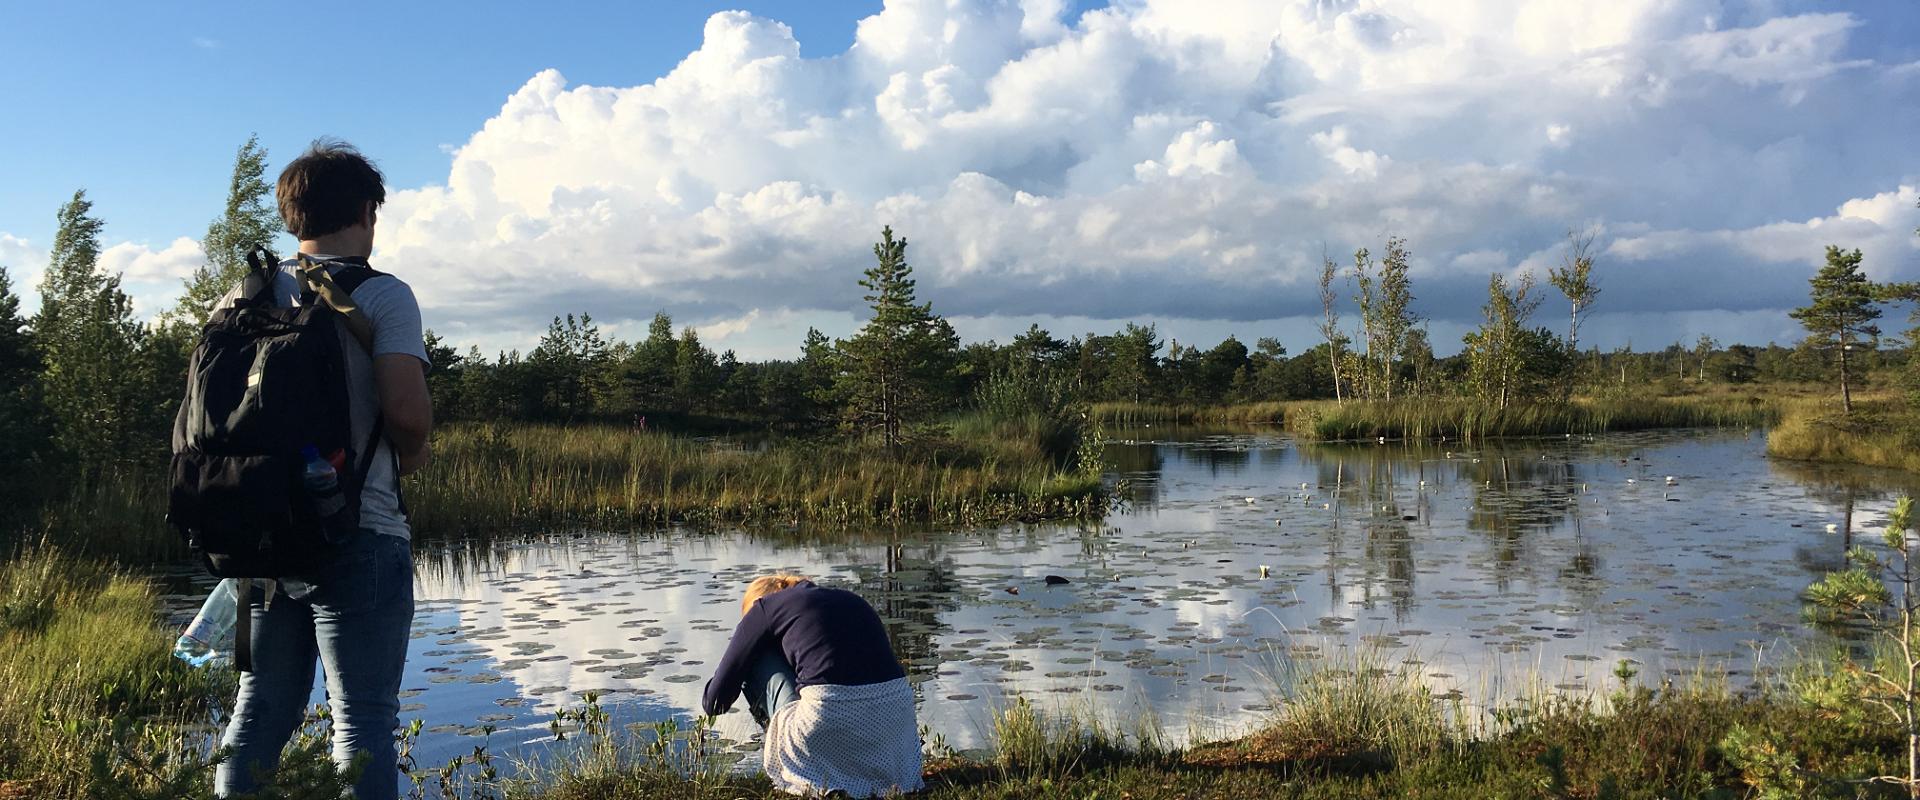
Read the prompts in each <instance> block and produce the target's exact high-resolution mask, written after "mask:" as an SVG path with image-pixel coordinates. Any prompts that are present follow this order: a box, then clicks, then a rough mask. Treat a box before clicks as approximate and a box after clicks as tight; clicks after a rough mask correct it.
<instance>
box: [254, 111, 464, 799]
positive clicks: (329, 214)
mask: <svg viewBox="0 0 1920 800" xmlns="http://www.w3.org/2000/svg"><path fill="white" fill-rule="evenodd" d="M275 195H276V196H277V198H278V200H279V206H280V217H281V219H283V220H284V221H285V222H286V224H287V232H289V233H291V234H293V235H294V237H295V238H297V239H299V240H300V253H301V259H296V260H295V261H289V262H287V263H284V264H282V265H281V269H280V271H279V272H278V273H277V274H276V275H275V285H274V297H275V300H276V302H278V303H280V304H282V305H291V304H293V303H295V302H298V300H297V298H299V297H300V295H301V288H300V281H299V279H298V278H296V277H295V275H296V272H295V271H296V270H297V269H298V268H299V267H298V266H297V262H298V261H301V260H304V261H306V262H307V263H309V264H312V263H315V262H317V263H318V264H319V265H321V268H324V269H326V270H327V271H328V272H329V274H332V273H334V272H337V271H339V270H345V269H351V268H355V267H360V268H365V267H368V264H367V256H369V255H370V254H372V252H373V228H374V220H375V215H376V213H377V212H378V211H379V208H380V206H381V204H382V203H384V202H386V197H387V193H386V188H385V187H384V186H383V185H382V178H381V175H380V171H379V170H378V169H376V168H375V167H374V166H373V164H372V163H371V162H369V161H368V160H367V159H366V157H364V156H362V155H361V154H360V153H359V152H358V151H356V150H354V149H353V147H351V146H349V145H347V144H345V143H342V142H338V141H332V140H325V139H323V140H320V141H316V142H314V144H313V146H312V147H311V148H310V149H308V150H307V152H305V153H303V154H301V156H300V157H299V158H296V159H294V160H293V162H292V163H290V164H288V165H287V168H286V169H285V170H284V171H282V172H281V173H280V180H279V184H278V186H277V187H276V188H275ZM237 291H239V290H237V289H236V292H237ZM351 295H352V301H353V304H354V305H355V306H358V307H359V309H360V313H361V314H362V315H364V316H365V318H366V320H367V321H368V323H369V324H370V327H371V329H372V330H371V335H370V336H367V337H366V338H365V340H364V341H362V342H360V346H355V347H348V348H346V357H347V358H346V361H347V363H346V365H345V367H346V369H345V378H346V381H347V383H348V391H349V395H350V397H351V401H350V402H351V405H352V427H353V436H354V437H355V441H366V440H367V438H369V437H371V436H372V435H373V431H375V430H376V429H378V430H382V431H384V435H383V436H382V438H381V440H380V441H379V442H378V443H376V445H375V447H376V449H375V451H374V453H373V458H372V459H371V461H370V464H369V467H368V469H367V475H366V481H365V485H364V487H363V488H362V489H361V507H360V530H359V531H358V533H357V534H356V535H354V536H353V537H352V538H351V539H350V540H349V542H348V543H347V544H345V545H343V546H342V547H341V548H340V550H339V552H338V557H337V558H335V559H333V560H331V561H330V562H329V563H324V564H316V565H314V567H313V569H312V571H311V572H310V573H308V574H304V575H298V576H291V577H290V578H288V579H287V580H283V581H281V582H280V585H279V587H278V591H274V590H269V591H268V592H264V593H263V592H253V593H251V594H252V595H253V600H252V603H251V613H252V616H253V631H252V637H251V639H250V642H251V643H252V650H253V660H254V668H253V670H252V671H251V672H245V673H242V674H241V677H240V694H239V697H238V699H237V700H236V701H235V706H234V712H233V718H232V720H231V721H230V722H229V723H228V724H227V730H226V735H225V736H224V737H223V739H222V742H221V743H222V744H223V745H224V746H225V747H227V748H228V749H229V750H230V753H231V755H230V757H229V758H228V759H227V761H225V762H223V763H222V764H221V765H220V770H219V774H218V776H217V787H216V788H217V790H218V793H219V795H220V796H222V797H228V796H232V795H234V794H239V793H245V792H251V791H253V790H254V788H255V786H256V785H257V784H258V783H259V782H261V781H262V780H263V779H264V778H266V776H267V773H268V772H270V771H271V770H273V769H274V768H275V767H276V766H278V764H279V762H280V752H281V750H283V749H284V748H285V747H286V744H287V740H288V739H289V738H291V737H292V735H293V732H294V730H295V729H296V728H298V727H299V725H300V722H301V720H302V719H303V718H304V716H305V712H306V704H307V698H308V696H309V695H310V693H311V692H312V690H313V667H314V663H315V661H316V660H317V661H318V662H319V663H320V665H321V668H322V670H323V672H324V674H325V676H326V689H327V699H328V701H329V702H330V703H331V704H332V707H333V722H332V726H333V758H334V761H335V762H336V763H337V764H339V765H340V766H341V768H343V769H345V768H348V767H354V766H357V767H358V768H359V769H360V775H359V779H358V782H357V783H356V784H355V787H354V793H355V795H356V796H357V797H358V798H359V799H360V800H387V799H388V798H393V797H395V796H397V795H398V787H399V778H398V776H397V775H396V766H395V752H394V738H393V732H394V728H395V726H396V725H397V723H398V721H399V708H400V697H399V694H400V675H401V671H402V669H403V668H404V667H405V666H406V660H407V640H408V638H409V636H410V632H411V627H412V621H413V556H412V553H411V551H410V550H409V549H408V548H409V543H410V538H411V532H410V530H409V529H408V527H407V517H406V514H405V512H404V511H403V506H402V503H401V500H400V483H399V481H400V476H402V475H405V474H408V473H410V472H413V471H414V470H417V469H419V468H420V467H421V466H423V465H425V463H426V461H427V457H428V453H429V450H428V445H427V433H428V430H429V429H430V428H431V427H432V424H433V411H432V407H431V406H430V404H429V402H428V397H427V382H426V370H427V367H428V362H427V351H426V345H425V342H424V337H423V336H422V333H421V323H420V306H419V304H418V303H417V302H416V301H415V300H414V296H413V290H412V289H411V288H410V287H408V286H407V284H406V283H404V282H402V281H401V280H400V279H399V278H395V277H393V276H391V275H386V274H384V273H375V274H374V276H373V277H370V278H366V279H365V280H364V281H362V282H360V283H359V284H358V286H357V287H355V288H354V289H353V290H352V292H351ZM235 296H237V295H232V294H230V295H229V297H228V298H227V299H226V300H224V301H222V303H221V305H222V306H224V305H226V304H227V303H229V302H231V301H232V299H233V297H235ZM362 333H365V332H364V331H362ZM376 425H378V427H377V428H376Z"/></svg>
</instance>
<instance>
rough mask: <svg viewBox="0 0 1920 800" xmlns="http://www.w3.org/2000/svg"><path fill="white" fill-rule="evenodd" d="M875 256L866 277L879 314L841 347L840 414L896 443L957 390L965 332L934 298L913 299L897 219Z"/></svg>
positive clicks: (856, 426)
mask: <svg viewBox="0 0 1920 800" xmlns="http://www.w3.org/2000/svg"><path fill="white" fill-rule="evenodd" d="M873 256H874V259H875V261H876V262H877V263H875V264H874V266H873V267H872V268H870V269H868V270H867V271H866V277H864V278H862V279H861V280H860V285H861V286H862V287H864V288H865V289H866V290H867V295H866V297H865V299H866V301H867V303H868V305H870V306H871V307H872V308H873V318H872V319H870V320H868V321H867V324H866V326H865V327H862V328H861V329H860V332H859V333H857V334H855V335H854V336H853V338H851V339H847V340H846V341H843V342H841V343H840V347H839V351H840V352H839V356H840V362H841V365H842V367H843V370H842V372H841V373H840V375H839V388H840V392H839V394H840V396H841V398H843V400H844V402H845V404H846V405H845V407H844V410H843V412H842V419H844V421H845V422H846V424H847V425H848V426H849V427H851V428H853V429H854V430H858V431H862V432H867V433H873V434H878V435H879V436H880V438H881V440H882V441H883V442H885V443H886V445H887V446H888V447H889V448H898V447H899V446H900V443H901V442H902V440H903V438H904V436H905V434H906V431H907V428H908V427H909V426H910V425H912V424H913V423H915V422H919V421H922V420H924V419H926V418H927V417H929V416H931V415H932V414H933V412H935V411H937V410H938V409H939V408H940V407H941V404H942V402H943V400H944V398H946V397H947V393H948V392H949V391H950V390H951V384H952V382H953V373H954V368H955V366H956V365H957V364H958V363H959V358H960V337H959V336H958V335H956V334H955V333H954V332H953V326H951V325H949V324H947V321H946V320H944V319H941V318H940V317H938V316H936V315H935V314H934V313H933V304H931V303H917V302H915V298H914V280H913V277H912V275H913V267H911V266H909V265H908V264H907V240H906V239H895V238H893V228H892V227H891V226H889V227H886V228H883V229H881V231H880V242H879V243H877V244H875V245H874V246H873Z"/></svg>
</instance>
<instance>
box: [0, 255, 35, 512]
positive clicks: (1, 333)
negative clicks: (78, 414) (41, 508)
mask: <svg viewBox="0 0 1920 800" xmlns="http://www.w3.org/2000/svg"><path fill="white" fill-rule="evenodd" d="M39 374H40V354H39V352H38V351H36V350H35V348H34V345H33V339H32V337H31V336H29V335H28V332H27V320H26V319H25V318H23V317H21V316H20V295H19V294H17V293H15V292H14V290H13V278H12V277H11V276H9V275H8V274H7V269H6V267H3V266H0V485H4V486H11V487H18V486H19V485H20V480H19V479H20V478H21V477H23V476H25V475H27V474H30V471H31V470H32V468H33V462H34V461H36V460H37V456H38V455H39V454H40V452H41V449H42V447H44V445H45V444H46V424H45V420H44V419H43V418H42V417H41V413H40V391H39V389H40V382H39ZM9 513H10V511H9V509H0V522H4V521H6V520H7V519H8V517H9Z"/></svg>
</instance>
